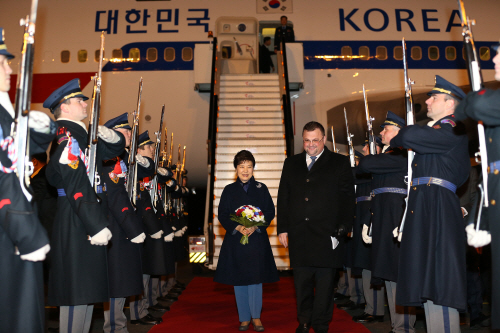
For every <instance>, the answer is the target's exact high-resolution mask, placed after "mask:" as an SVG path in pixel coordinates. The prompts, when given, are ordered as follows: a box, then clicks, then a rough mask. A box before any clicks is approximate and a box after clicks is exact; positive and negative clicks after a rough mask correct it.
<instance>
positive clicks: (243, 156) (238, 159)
mask: <svg viewBox="0 0 500 333" xmlns="http://www.w3.org/2000/svg"><path fill="white" fill-rule="evenodd" d="M245 161H249V162H252V166H253V167H255V158H254V157H253V155H252V153H251V152H249V151H248V150H241V151H239V152H238V153H237V154H236V155H235V156H234V160H233V165H234V168H235V169H236V168H237V167H238V165H240V164H241V163H243V162H245Z"/></svg>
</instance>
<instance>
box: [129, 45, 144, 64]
mask: <svg viewBox="0 0 500 333" xmlns="http://www.w3.org/2000/svg"><path fill="white" fill-rule="evenodd" d="M128 57H129V58H131V60H130V61H132V62H139V60H141V51H139V49H138V48H136V47H134V48H132V49H130V51H128Z"/></svg>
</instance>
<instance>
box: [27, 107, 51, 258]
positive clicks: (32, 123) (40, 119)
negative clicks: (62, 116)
mask: <svg viewBox="0 0 500 333" xmlns="http://www.w3.org/2000/svg"><path fill="white" fill-rule="evenodd" d="M28 127H29V128H32V129H34V130H35V132H38V133H45V134H48V133H50V118H49V116H47V115H46V114H45V113H43V112H41V111H30V113H29V120H28ZM42 260H43V259H42Z"/></svg>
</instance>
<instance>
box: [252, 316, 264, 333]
mask: <svg viewBox="0 0 500 333" xmlns="http://www.w3.org/2000/svg"><path fill="white" fill-rule="evenodd" d="M252 325H253V330H254V331H255V332H264V326H262V325H261V326H259V325H255V322H254V321H253V319H252Z"/></svg>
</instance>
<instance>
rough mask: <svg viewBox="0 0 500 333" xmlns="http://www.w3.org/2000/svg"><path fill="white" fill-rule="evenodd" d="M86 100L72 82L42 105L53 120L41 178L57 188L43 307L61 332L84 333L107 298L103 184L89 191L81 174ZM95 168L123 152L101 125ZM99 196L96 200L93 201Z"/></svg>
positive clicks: (107, 235)
mask: <svg viewBox="0 0 500 333" xmlns="http://www.w3.org/2000/svg"><path fill="white" fill-rule="evenodd" d="M86 100H88V97H86V96H84V95H83V93H82V91H81V89H80V82H79V80H78V79H73V80H71V81H69V82H68V83H66V84H64V85H63V86H62V87H60V88H58V89H56V90H55V91H54V92H53V93H52V94H51V95H50V96H49V97H48V98H47V99H46V100H45V102H44V103H43V106H44V107H45V108H48V109H49V110H50V111H51V112H52V113H53V114H54V117H55V118H56V120H57V126H58V129H57V138H56V139H57V142H54V143H53V145H55V144H57V147H56V148H55V152H54V153H53V155H52V156H51V159H50V161H49V164H48V166H47V171H46V175H47V180H48V182H49V183H50V184H51V185H52V186H54V187H55V188H57V192H58V196H59V197H58V199H57V213H56V217H55V221H54V225H53V232H52V237H51V245H52V251H51V266H50V273H49V295H48V303H49V305H53V306H59V307H60V315H59V318H60V323H59V327H60V330H61V332H62V331H64V332H66V330H72V331H73V332H88V330H89V329H90V323H91V319H92V312H93V303H101V302H106V301H108V299H109V294H108V291H109V290H108V267H107V254H106V252H107V250H106V247H105V246H104V245H107V244H108V241H109V240H110V239H111V236H112V234H111V231H110V230H109V229H108V228H107V226H108V224H109V221H108V216H107V214H108V211H107V204H105V203H103V204H101V203H100V201H101V202H102V200H105V186H104V184H103V183H101V184H98V182H97V181H96V184H95V185H96V186H95V188H93V187H92V186H91V184H90V181H89V175H88V174H87V170H88V168H87V165H88V161H87V158H86V157H85V155H84V151H85V148H86V147H87V140H88V139H87V136H88V134H87V127H86V126H85V124H84V123H83V122H82V120H83V119H85V118H86V117H87V103H86V102H85V101H86ZM98 137H99V140H98V146H97V155H96V169H97V172H98V173H99V172H101V169H102V161H103V160H108V159H111V158H114V157H115V156H117V155H119V154H121V153H122V152H123V149H124V148H125V139H124V137H123V135H122V134H120V133H117V132H115V131H113V130H110V129H108V128H106V127H104V126H99V129H98ZM98 197H99V199H98Z"/></svg>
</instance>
